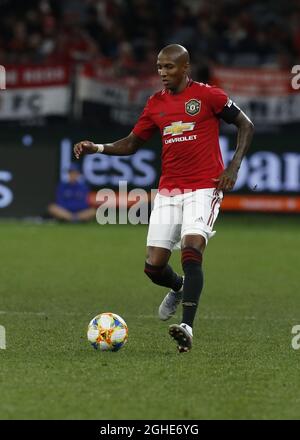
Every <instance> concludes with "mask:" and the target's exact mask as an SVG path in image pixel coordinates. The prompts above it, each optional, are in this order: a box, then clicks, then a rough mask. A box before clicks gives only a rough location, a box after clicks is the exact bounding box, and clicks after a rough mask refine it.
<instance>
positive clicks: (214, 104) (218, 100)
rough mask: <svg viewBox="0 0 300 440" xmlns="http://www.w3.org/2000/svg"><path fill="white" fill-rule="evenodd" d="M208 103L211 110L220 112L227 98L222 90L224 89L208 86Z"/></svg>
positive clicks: (216, 112)
mask: <svg viewBox="0 0 300 440" xmlns="http://www.w3.org/2000/svg"><path fill="white" fill-rule="evenodd" d="M208 90H209V104H210V106H211V108H212V110H213V112H214V113H215V114H216V115H217V114H218V113H221V111H222V110H223V108H224V106H225V105H226V103H227V102H228V100H229V98H228V96H227V95H226V93H225V92H224V90H222V89H220V88H219V87H215V86H212V87H209V89H208Z"/></svg>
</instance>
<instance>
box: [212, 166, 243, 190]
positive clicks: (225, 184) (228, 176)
mask: <svg viewBox="0 0 300 440" xmlns="http://www.w3.org/2000/svg"><path fill="white" fill-rule="evenodd" d="M237 177H238V168H237V167H235V166H230V165H229V166H228V167H227V168H226V170H224V171H223V173H222V174H221V175H220V176H219V177H218V179H214V180H215V181H217V182H218V185H217V189H218V190H222V191H231V190H232V189H233V187H234V184H235V182H236V180H237Z"/></svg>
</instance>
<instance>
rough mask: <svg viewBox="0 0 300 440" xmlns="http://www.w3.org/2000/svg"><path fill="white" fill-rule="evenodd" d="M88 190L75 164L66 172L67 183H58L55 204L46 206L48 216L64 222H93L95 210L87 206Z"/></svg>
mask: <svg viewBox="0 0 300 440" xmlns="http://www.w3.org/2000/svg"><path fill="white" fill-rule="evenodd" d="M88 195H89V188H88V186H87V185H86V183H85V182H84V180H83V177H82V175H81V174H80V171H79V168H78V166H77V164H72V165H71V166H70V168H69V170H68V181H67V182H60V183H59V185H58V187H57V191H56V202H55V203H52V204H50V205H49V206H48V212H49V214H50V215H51V216H52V217H54V218H55V219H57V220H63V221H66V222H72V223H76V222H85V221H89V220H93V219H94V218H95V216H96V210H95V209H94V208H91V207H90V206H89V204H88Z"/></svg>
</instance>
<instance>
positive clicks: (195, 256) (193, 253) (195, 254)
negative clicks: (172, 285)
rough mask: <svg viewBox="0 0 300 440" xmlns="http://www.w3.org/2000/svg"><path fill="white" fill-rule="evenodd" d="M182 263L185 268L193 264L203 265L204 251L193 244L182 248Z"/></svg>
mask: <svg viewBox="0 0 300 440" xmlns="http://www.w3.org/2000/svg"><path fill="white" fill-rule="evenodd" d="M181 265H182V268H183V270H186V269H188V268H189V267H191V266H194V267H195V266H198V267H200V266H201V265H202V252H201V251H200V250H199V249H196V248H195V247H192V246H186V247H184V248H183V249H181Z"/></svg>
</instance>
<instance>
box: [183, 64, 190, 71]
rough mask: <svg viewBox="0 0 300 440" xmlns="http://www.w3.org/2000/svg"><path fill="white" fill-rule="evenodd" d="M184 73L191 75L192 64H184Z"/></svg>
mask: <svg viewBox="0 0 300 440" xmlns="http://www.w3.org/2000/svg"><path fill="white" fill-rule="evenodd" d="M184 73H190V63H185V64H184Z"/></svg>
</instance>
